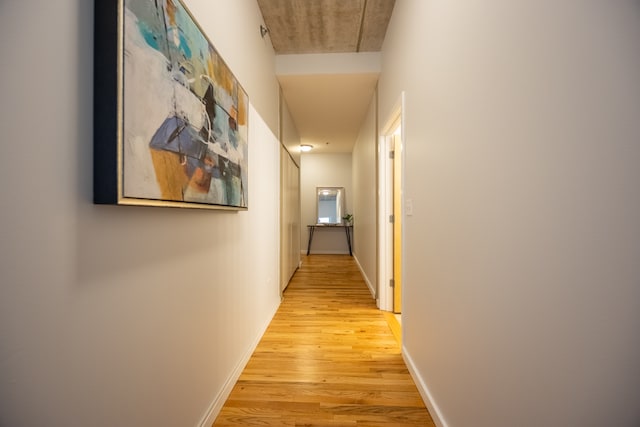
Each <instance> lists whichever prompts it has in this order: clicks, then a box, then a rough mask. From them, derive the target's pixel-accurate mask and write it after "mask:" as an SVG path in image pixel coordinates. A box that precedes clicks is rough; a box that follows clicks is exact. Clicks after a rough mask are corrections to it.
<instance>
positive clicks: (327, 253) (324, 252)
mask: <svg viewBox="0 0 640 427" xmlns="http://www.w3.org/2000/svg"><path fill="white" fill-rule="evenodd" d="M300 254H302V255H306V254H307V251H306V250H305V251H300ZM309 255H349V251H321V250H315V249H314V250H313V251H311V253H310V254H309Z"/></svg>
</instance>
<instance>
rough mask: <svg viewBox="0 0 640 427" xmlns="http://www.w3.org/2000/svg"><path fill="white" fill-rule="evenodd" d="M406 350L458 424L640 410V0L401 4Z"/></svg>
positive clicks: (599, 417)
mask: <svg viewBox="0 0 640 427" xmlns="http://www.w3.org/2000/svg"><path fill="white" fill-rule="evenodd" d="M382 57H383V65H382V70H383V71H382V75H381V80H380V85H379V90H380V117H383V118H384V117H387V116H388V114H389V112H390V110H391V109H392V107H393V103H394V102H395V101H396V100H397V99H398V97H399V96H400V92H401V91H402V90H405V91H406V117H405V120H406V121H405V125H406V126H405V132H406V165H405V166H406V167H405V173H406V175H405V178H406V181H405V183H406V185H405V190H406V196H407V197H409V198H412V199H413V211H414V215H413V216H411V217H406V218H405V219H404V223H405V225H406V229H405V241H404V245H405V246H404V249H405V250H404V254H405V270H404V271H405V276H404V298H403V305H404V312H403V330H404V346H405V348H404V350H405V356H406V358H407V360H408V361H409V363H410V365H411V369H413V371H414V373H415V374H416V377H417V378H418V380H419V385H420V387H421V388H422V391H423V392H424V393H425V395H426V394H427V393H429V394H430V397H431V399H432V400H431V401H430V404H431V405H432V409H433V408H434V405H435V407H437V409H438V411H433V412H434V415H438V413H439V414H440V415H441V423H440V424H441V425H448V426H449V427H467V426H492V427H510V426H522V427H526V426H541V425H548V426H603V425H608V426H626V427H631V426H637V425H640V405H638V402H639V401H640V363H638V361H639V360H640V333H638V330H639V327H640V286H639V283H640V262H638V260H640V221H639V220H638V219H639V218H640V191H639V188H640V187H639V183H640V167H639V166H638V165H639V164H640V143H639V141H640V120H639V119H640V3H638V1H635V0H633V1H631V0H628V1H627V0H615V1H596V0H581V1H578V0H575V1H573V0H572V1H565V2H557V1H551V0H542V1H513V0H494V1H490V2H486V1H483V2H478V1H476V2H461V1H447V2H437V1H425V0H403V1H400V2H396V5H395V9H394V14H393V18H392V21H391V23H390V25H389V29H388V33H387V39H386V42H385V45H384V48H383V55H382Z"/></svg>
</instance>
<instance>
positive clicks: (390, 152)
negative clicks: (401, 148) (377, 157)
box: [389, 150, 396, 160]
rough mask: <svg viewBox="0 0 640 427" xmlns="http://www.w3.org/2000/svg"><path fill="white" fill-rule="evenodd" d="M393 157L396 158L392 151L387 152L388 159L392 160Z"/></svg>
mask: <svg viewBox="0 0 640 427" xmlns="http://www.w3.org/2000/svg"><path fill="white" fill-rule="evenodd" d="M395 157H396V152H395V151H393V150H392V151H389V158H390V159H392V160H393V159H394V158H395Z"/></svg>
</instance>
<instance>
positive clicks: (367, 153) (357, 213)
mask: <svg viewBox="0 0 640 427" xmlns="http://www.w3.org/2000/svg"><path fill="white" fill-rule="evenodd" d="M376 99H377V98H376V96H375V95H374V96H373V97H372V100H371V105H370V106H369V110H368V111H367V114H366V116H365V118H364V120H363V122H362V126H361V128H360V133H359V134H358V139H357V140H356V143H355V145H354V147H353V153H352V161H353V166H352V168H353V170H352V173H353V178H352V180H353V189H354V195H353V216H354V219H355V221H354V222H353V229H354V235H357V236H358V239H357V240H354V247H353V254H354V257H355V259H356V261H357V263H358V265H359V266H360V270H361V272H362V274H363V276H364V279H365V281H366V282H367V285H368V286H369V288H370V289H371V290H372V293H373V294H374V295H377V293H378V291H377V286H378V285H377V276H376V271H377V268H376V264H377V262H378V261H377V252H376V248H377V246H376V245H377V242H376V235H377V233H376V230H377V226H376V218H377V216H376V210H377V203H376V193H377V180H376V170H377V169H376V151H377V137H376V125H377V121H376V113H377V109H376Z"/></svg>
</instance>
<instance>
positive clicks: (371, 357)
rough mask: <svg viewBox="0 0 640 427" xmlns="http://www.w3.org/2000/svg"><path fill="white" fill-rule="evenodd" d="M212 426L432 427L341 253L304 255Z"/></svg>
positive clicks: (396, 349) (389, 336)
mask: <svg viewBox="0 0 640 427" xmlns="http://www.w3.org/2000/svg"><path fill="white" fill-rule="evenodd" d="M213 425H214V426H371V427H375V426H434V427H435V424H434V423H433V421H432V419H431V417H430V416H429V412H428V411H427V409H426V408H425V406H424V403H423V402H422V400H421V398H420V395H419V394H418V390H417V389H416V386H415V384H414V382H413V380H412V379H411V377H410V375H409V372H408V370H407V367H406V365H405V363H404V361H403V359H402V355H401V354H400V348H399V346H398V343H397V341H396V340H395V339H394V336H393V334H392V332H391V329H390V328H389V326H388V324H387V322H386V320H385V318H384V315H383V314H382V312H380V311H379V310H378V309H377V308H376V305H375V301H374V300H373V299H372V298H371V294H370V293H369V290H368V288H367V286H366V284H365V282H364V280H363V279H362V276H361V274H360V271H359V270H358V267H357V265H356V264H355V262H354V260H353V258H352V257H350V256H346V255H344V256H342V255H311V256H307V257H303V265H302V267H301V268H300V269H299V270H298V271H297V272H296V274H295V275H294V277H293V279H292V281H291V283H290V285H289V287H288V288H287V290H286V291H285V294H284V300H283V302H282V304H281V306H280V308H279V309H278V312H277V313H276V315H275V317H274V318H273V320H272V322H271V324H270V325H269V327H268V329H267V331H266V333H265V334H264V336H263V338H262V340H261V341H260V343H259V344H258V347H257V348H256V350H255V352H254V353H253V355H252V357H251V359H250V361H249V363H248V364H247V366H246V368H245V369H244V371H243V372H242V375H241V376H240V378H239V380H238V382H237V383H236V385H235V387H234V388H233V390H232V392H231V395H230V396H229V399H228V400H227V402H226V403H225V405H224V407H223V408H222V410H221V412H220V414H219V415H218V418H217V420H216V422H215V423H214V424H213Z"/></svg>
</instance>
